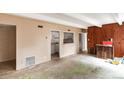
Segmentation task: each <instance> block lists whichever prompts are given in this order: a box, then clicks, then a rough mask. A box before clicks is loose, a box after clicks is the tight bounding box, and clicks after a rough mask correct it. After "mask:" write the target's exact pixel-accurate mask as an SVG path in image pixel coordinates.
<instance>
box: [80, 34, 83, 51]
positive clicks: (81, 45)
mask: <svg viewBox="0 0 124 93" xmlns="http://www.w3.org/2000/svg"><path fill="white" fill-rule="evenodd" d="M82 47H83V42H82V34H81V33H79V53H82Z"/></svg>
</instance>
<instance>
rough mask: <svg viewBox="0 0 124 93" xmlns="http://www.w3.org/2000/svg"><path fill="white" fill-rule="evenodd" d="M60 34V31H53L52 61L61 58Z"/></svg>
mask: <svg viewBox="0 0 124 93" xmlns="http://www.w3.org/2000/svg"><path fill="white" fill-rule="evenodd" d="M59 46H60V33H59V31H51V59H58V58H59V57H60V51H59V49H60V48H59Z"/></svg>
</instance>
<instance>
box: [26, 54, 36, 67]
mask: <svg viewBox="0 0 124 93" xmlns="http://www.w3.org/2000/svg"><path fill="white" fill-rule="evenodd" d="M33 64H35V56H32V57H27V58H26V66H31V65H33Z"/></svg>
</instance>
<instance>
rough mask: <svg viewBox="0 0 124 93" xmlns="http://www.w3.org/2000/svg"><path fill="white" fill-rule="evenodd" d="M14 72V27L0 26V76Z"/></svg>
mask: <svg viewBox="0 0 124 93" xmlns="http://www.w3.org/2000/svg"><path fill="white" fill-rule="evenodd" d="M13 70H16V26H15V25H4V24H0V74H1V73H7V72H9V71H13Z"/></svg>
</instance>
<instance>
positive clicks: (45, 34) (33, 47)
mask: <svg viewBox="0 0 124 93" xmlns="http://www.w3.org/2000/svg"><path fill="white" fill-rule="evenodd" d="M0 24H14V25H16V69H17V70H19V69H22V68H25V67H26V65H25V63H26V60H25V59H26V57H31V56H35V57H36V63H35V64H40V63H43V62H47V61H49V60H51V31H54V30H56V31H60V34H61V35H60V57H65V56H69V55H72V54H76V53H77V52H78V51H79V32H80V31H81V29H78V28H74V27H69V26H64V25H59V24H53V23H48V22H44V21H38V20H33V19H28V18H23V17H16V16H11V15H7V14H0ZM38 25H43V28H38ZM68 29H70V30H71V32H73V33H75V34H74V43H73V44H63V32H64V31H68Z"/></svg>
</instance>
